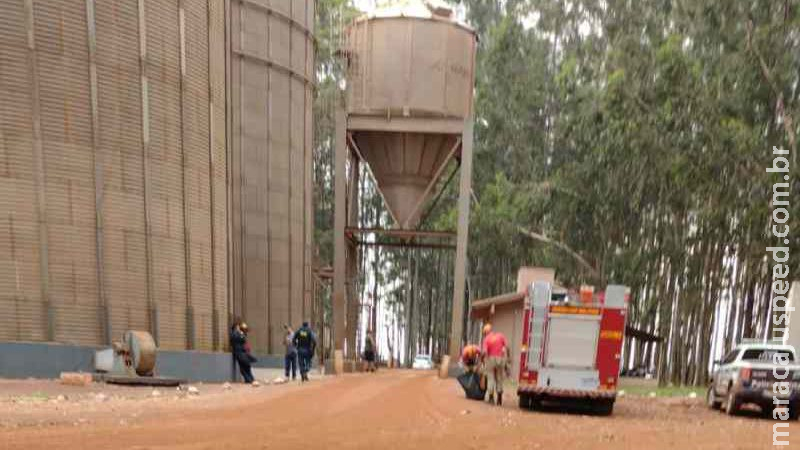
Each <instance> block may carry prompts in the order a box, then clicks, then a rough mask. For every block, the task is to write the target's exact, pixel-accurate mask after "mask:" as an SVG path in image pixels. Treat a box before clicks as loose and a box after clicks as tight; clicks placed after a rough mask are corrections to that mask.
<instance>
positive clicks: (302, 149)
mask: <svg viewBox="0 0 800 450" xmlns="http://www.w3.org/2000/svg"><path fill="white" fill-rule="evenodd" d="M314 7H315V2H314V1H313V0H271V1H268V0H259V1H256V0H245V1H232V2H231V10H230V23H229V25H230V28H229V30H230V57H229V64H230V67H229V79H228V82H229V109H228V111H229V116H228V119H229V126H230V163H231V167H230V171H231V172H230V173H231V183H230V184H231V192H230V194H231V198H230V204H231V253H230V256H231V274H232V280H231V282H232V284H231V289H232V296H233V304H234V311H235V313H236V315H241V316H242V317H243V318H244V319H245V320H246V321H247V322H248V323H249V324H251V325H253V324H255V326H251V329H252V331H251V340H252V343H253V348H254V349H255V350H256V351H257V352H258V353H272V354H275V353H280V352H282V351H283V339H282V337H283V334H284V331H283V328H282V327H283V325H284V324H290V325H292V326H293V327H295V328H296V327H297V326H299V325H300V323H301V322H302V321H303V319H307V318H308V314H309V313H310V301H311V292H310V287H311V270H310V268H311V266H310V264H311V243H312V237H313V236H312V228H311V224H312V220H313V218H312V217H313V214H312V213H313V211H312V209H311V204H312V198H311V193H312V191H311V174H312V172H311V169H312V167H311V165H312V153H311V152H312V127H311V124H312V100H313V79H314V42H313V27H314V14H315V10H314Z"/></svg>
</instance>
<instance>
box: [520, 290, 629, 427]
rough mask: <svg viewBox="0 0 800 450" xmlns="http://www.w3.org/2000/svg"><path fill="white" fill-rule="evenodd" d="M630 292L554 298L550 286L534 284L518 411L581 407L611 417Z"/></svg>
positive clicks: (583, 293)
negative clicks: (562, 404)
mask: <svg viewBox="0 0 800 450" xmlns="http://www.w3.org/2000/svg"><path fill="white" fill-rule="evenodd" d="M629 296H630V290H629V289H628V288H626V287H625V286H619V285H609V286H608V287H607V288H606V291H605V292H604V293H603V292H601V293H597V294H596V293H594V292H593V289H592V288H588V289H585V288H582V289H581V294H580V297H579V298H574V297H573V298H571V297H570V296H562V297H560V298H559V297H554V296H553V295H552V286H551V285H550V284H549V283H546V282H535V283H532V284H531V285H530V286H529V288H528V294H527V296H526V299H525V312H524V314H523V318H524V319H523V320H524V324H525V326H524V327H523V333H522V339H523V341H522V348H521V350H522V352H521V353H522V355H521V360H520V372H519V387H518V389H517V394H518V396H519V406H520V408H525V409H535V408H537V407H539V406H541V405H542V403H545V402H564V401H569V402H571V403H581V404H586V405H588V406H591V407H592V409H593V410H594V411H595V412H597V413H599V414H603V415H610V414H611V413H612V412H613V409H614V401H615V400H616V397H617V380H618V378H619V367H620V362H621V353H622V342H623V337H624V335H625V317H626V312H627V305H628V298H629Z"/></svg>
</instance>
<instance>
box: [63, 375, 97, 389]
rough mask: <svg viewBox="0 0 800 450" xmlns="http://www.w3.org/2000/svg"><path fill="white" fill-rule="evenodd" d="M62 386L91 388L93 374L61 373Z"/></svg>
mask: <svg viewBox="0 0 800 450" xmlns="http://www.w3.org/2000/svg"><path fill="white" fill-rule="evenodd" d="M60 378H61V384H65V385H68V386H89V385H90V384H92V374H90V373H81V372H61V377H60Z"/></svg>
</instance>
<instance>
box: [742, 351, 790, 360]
mask: <svg viewBox="0 0 800 450" xmlns="http://www.w3.org/2000/svg"><path fill="white" fill-rule="evenodd" d="M776 353H781V354H783V355H784V356H783V358H786V359H787V360H788V361H794V355H793V354H792V352H791V351H790V350H776V349H774V348H751V349H748V350H745V351H744V353H743V354H742V361H760V362H766V363H772V362H773V361H774V359H773V358H774V355H775V354H776Z"/></svg>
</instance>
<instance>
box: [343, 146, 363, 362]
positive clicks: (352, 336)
mask: <svg viewBox="0 0 800 450" xmlns="http://www.w3.org/2000/svg"><path fill="white" fill-rule="evenodd" d="M360 166H361V165H360V162H359V159H358V158H351V159H350V176H349V177H348V178H349V186H348V188H349V189H348V192H347V223H345V227H346V226H348V225H356V226H357V225H358V210H359V202H358V199H359V192H358V190H359V188H360V185H359V181H360V177H359V174H360ZM345 242H346V243H347V253H346V255H347V257H346V261H345V266H346V267H345V271H346V273H347V275H346V277H347V278H346V280H345V302H346V305H347V306H346V307H347V323H346V327H347V328H346V329H347V338H346V339H347V351H346V355H347V357H348V358H351V359H352V358H354V357H355V355H356V354H357V353H356V348H357V346H356V339H357V336H358V333H357V330H358V322H359V320H358V319H359V298H358V294H359V293H358V286H357V284H356V283H357V280H358V246H357V245H355V243H354V242H353V241H352V240H350V239H346V240H345Z"/></svg>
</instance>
